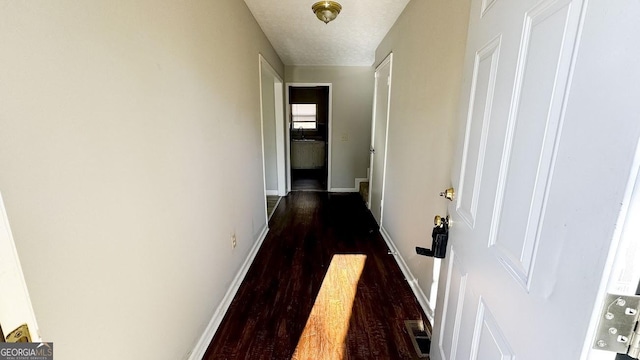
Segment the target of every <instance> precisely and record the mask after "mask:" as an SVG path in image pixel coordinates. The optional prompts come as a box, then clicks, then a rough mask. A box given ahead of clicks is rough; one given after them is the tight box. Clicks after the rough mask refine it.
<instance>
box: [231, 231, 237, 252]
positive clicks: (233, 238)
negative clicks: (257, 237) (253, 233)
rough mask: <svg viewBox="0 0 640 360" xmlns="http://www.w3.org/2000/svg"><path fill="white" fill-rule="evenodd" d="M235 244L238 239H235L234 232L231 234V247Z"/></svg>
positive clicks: (234, 246) (233, 247)
mask: <svg viewBox="0 0 640 360" xmlns="http://www.w3.org/2000/svg"><path fill="white" fill-rule="evenodd" d="M236 245H238V240H237V239H236V233H233V234H231V248H232V249H235V248H236Z"/></svg>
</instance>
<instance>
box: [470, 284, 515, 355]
mask: <svg viewBox="0 0 640 360" xmlns="http://www.w3.org/2000/svg"><path fill="white" fill-rule="evenodd" d="M471 354H472V355H471V360H478V359H480V360H483V359H500V360H514V359H515V354H514V353H513V350H511V346H510V345H509V342H508V341H507V338H506V337H505V336H504V334H503V332H502V330H501V329H500V326H499V325H498V323H497V322H496V320H495V318H494V317H493V315H492V314H491V311H490V310H489V307H488V306H487V303H486V302H485V301H484V299H483V298H482V297H480V301H479V304H478V312H477V315H476V325H475V330H474V334H473V340H472V345H471Z"/></svg>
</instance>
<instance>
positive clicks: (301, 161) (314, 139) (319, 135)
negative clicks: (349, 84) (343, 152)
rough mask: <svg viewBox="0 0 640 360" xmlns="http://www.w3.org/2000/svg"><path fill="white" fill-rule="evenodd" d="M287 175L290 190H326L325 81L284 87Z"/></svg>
mask: <svg viewBox="0 0 640 360" xmlns="http://www.w3.org/2000/svg"><path fill="white" fill-rule="evenodd" d="M287 95H288V106H287V111H288V119H289V127H288V128H289V131H288V133H289V142H288V145H289V174H290V184H291V190H292V191H327V190H329V189H330V184H329V179H330V174H329V173H330V166H329V163H330V137H329V134H330V131H329V128H330V118H331V106H330V103H331V87H330V85H329V84H290V85H289V86H288V92H287Z"/></svg>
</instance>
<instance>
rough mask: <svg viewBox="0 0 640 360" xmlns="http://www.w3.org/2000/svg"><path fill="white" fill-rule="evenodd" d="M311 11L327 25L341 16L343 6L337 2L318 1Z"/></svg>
mask: <svg viewBox="0 0 640 360" xmlns="http://www.w3.org/2000/svg"><path fill="white" fill-rule="evenodd" d="M311 9H312V10H313V13H314V14H316V16H317V17H318V19H320V20H321V21H324V23H325V24H328V23H329V21H331V20H333V19H335V18H336V17H337V16H338V14H340V10H342V5H340V4H338V3H337V2H335V1H318V2H317V3H315V4H313V6H311Z"/></svg>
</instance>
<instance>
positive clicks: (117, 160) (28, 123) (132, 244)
mask: <svg viewBox="0 0 640 360" xmlns="http://www.w3.org/2000/svg"><path fill="white" fill-rule="evenodd" d="M220 14H224V16H220ZM0 44H2V46H1V47H0V79H1V81H0V104H2V105H1V106H0V129H1V131H0V191H1V192H2V194H3V196H4V199H5V205H6V208H7V212H8V216H9V220H10V222H11V226H12V229H13V234H14V237H15V241H16V245H17V249H18V252H19V255H20V258H21V261H22V266H23V269H24V273H25V277H26V281H27V285H28V287H29V291H30V293H31V298H32V301H33V306H34V309H35V312H36V315H37V318H38V322H39V325H40V328H41V333H42V337H43V338H44V339H45V340H46V341H53V342H54V343H55V352H56V358H60V359H96V360H100V359H105V360H113V359H136V360H137V359H168V360H169V359H170V360H175V359H183V358H185V357H186V354H187V352H189V351H190V350H191V349H192V347H193V346H194V344H195V342H196V340H197V339H198V338H199V336H200V335H201V334H202V333H203V331H204V329H205V327H206V325H207V323H208V321H209V319H210V318H211V316H212V314H213V312H214V310H215V309H216V307H217V306H218V304H219V303H220V301H221V299H222V298H223V295H224V294H225V292H226V290H227V288H228V287H229V285H230V283H231V281H232V279H233V277H234V276H235V274H236V273H237V271H238V270H239V268H240V266H241V264H242V263H243V261H244V260H245V258H246V257H247V255H248V253H249V250H250V248H251V246H252V245H253V244H254V242H255V241H256V239H257V238H258V235H259V234H260V232H261V231H262V229H263V228H264V227H265V207H264V194H263V180H262V158H261V146H260V144H261V139H260V107H259V72H258V53H259V52H261V53H263V54H264V55H265V57H266V58H267V60H268V61H269V62H270V63H271V64H273V65H274V66H275V68H276V70H277V71H278V72H280V73H281V74H283V72H284V71H283V65H282V63H281V61H280V60H279V58H278V57H277V55H276V54H275V52H274V51H273V49H272V48H271V46H270V44H269V42H268V41H267V39H266V37H265V36H264V34H263V33H262V31H261V30H260V28H259V27H258V25H257V23H256V22H255V20H254V18H253V17H252V16H251V14H250V12H249V10H248V9H247V8H246V6H245V4H244V2H242V1H237V0H220V1H204V0H194V1H188V2H182V1H164V2H162V5H161V6H160V5H159V4H158V2H157V1H151V0H136V1H129V0H113V1H106V2H93V1H71V0H56V1H37V2H33V1H15V2H5V3H3V5H2V11H0ZM234 231H235V232H236V233H237V236H238V247H237V248H236V249H235V250H232V249H231V246H230V234H231V233H233V232H234Z"/></svg>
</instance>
